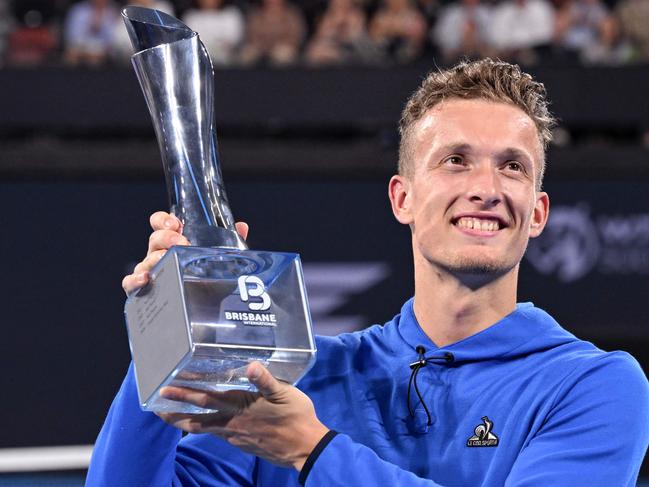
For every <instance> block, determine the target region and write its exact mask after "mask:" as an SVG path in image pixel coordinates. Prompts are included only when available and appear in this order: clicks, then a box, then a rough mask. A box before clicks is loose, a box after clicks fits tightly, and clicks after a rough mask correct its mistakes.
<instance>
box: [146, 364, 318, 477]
mask: <svg viewBox="0 0 649 487" xmlns="http://www.w3.org/2000/svg"><path fill="white" fill-rule="evenodd" d="M246 376H247V377H248V380H249V381H250V382H251V383H253V384H254V385H255V386H256V387H257V390H258V392H248V391H241V390H232V391H224V392H208V391H199V390H195V389H186V388H180V387H165V388H163V389H162V390H161V391H160V393H161V395H162V396H163V397H165V398H167V399H173V400H175V401H183V402H187V403H190V404H194V405H196V406H199V407H202V408H206V409H215V410H218V412H216V413H208V414H183V413H160V414H158V416H160V417H161V418H162V419H163V420H164V421H165V422H167V423H169V424H170V425H172V426H175V427H176V428H180V429H182V430H184V431H187V432H188V433H211V434H214V435H216V436H219V437H221V438H224V439H225V440H226V441H228V442H229V443H230V444H232V445H234V446H236V447H238V448H240V449H242V450H243V451H246V452H248V453H252V454H253V455H257V456H259V457H262V458H265V459H266V460H268V461H270V462H272V463H275V464H277V465H281V466H284V467H294V468H295V469H297V470H298V471H300V470H301V469H302V467H303V465H304V462H305V461H306V459H307V458H308V456H309V454H310V453H311V452H312V451H313V449H314V448H315V447H316V445H317V444H318V442H319V441H320V440H321V439H322V437H324V435H325V434H326V433H327V431H329V429H328V428H327V427H326V426H325V425H323V424H322V423H321V422H320V421H319V420H318V418H317V416H316V413H315V408H314V407H313V403H312V402H311V399H309V398H308V396H307V395H306V394H304V393H303V392H302V391H300V390H298V389H297V388H295V387H293V386H291V385H289V384H287V383H284V382H280V381H278V380H277V379H275V378H274V377H273V376H272V375H271V373H270V372H269V371H268V370H267V369H266V368H265V367H264V366H262V365H261V364H260V363H259V362H253V363H251V364H250V365H249V366H248V369H247V370H246Z"/></svg>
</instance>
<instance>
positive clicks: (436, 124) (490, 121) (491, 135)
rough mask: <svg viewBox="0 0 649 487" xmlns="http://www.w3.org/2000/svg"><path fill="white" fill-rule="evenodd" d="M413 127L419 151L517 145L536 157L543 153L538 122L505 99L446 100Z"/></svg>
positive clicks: (500, 147) (493, 148)
mask: <svg viewBox="0 0 649 487" xmlns="http://www.w3.org/2000/svg"><path fill="white" fill-rule="evenodd" d="M413 129H414V130H413V133H412V135H413V139H414V142H415V144H416V145H417V147H416V148H415V151H416V152H420V151H424V152H429V151H430V150H431V149H433V148H435V149H441V148H443V147H446V146H449V145H452V144H456V145H458V144H466V145H467V146H470V147H471V148H474V149H478V148H489V149H491V150H493V151H504V150H506V149H511V148H514V149H518V150H521V151H524V152H527V153H529V154H530V155H531V156H533V157H534V158H535V159H536V158H540V157H541V154H542V148H541V142H540V138H539V132H538V130H537V128H536V125H535V124H534V121H533V120H532V119H531V118H530V117H529V116H528V115H527V114H526V113H525V112H523V110H521V109H520V108H518V107H516V106H514V105H511V104H508V103H504V102H498V101H489V100H481V99H476V100H461V99H451V100H446V101H443V102H442V103H439V104H437V105H435V106H434V107H432V108H430V109H429V110H428V111H427V112H426V113H425V114H424V115H423V116H422V117H421V118H420V119H419V120H418V121H417V123H416V124H415V125H414V127H413ZM420 155H421V154H420ZM539 160H540V159H539Z"/></svg>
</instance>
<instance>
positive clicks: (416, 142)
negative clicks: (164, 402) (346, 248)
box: [88, 60, 649, 487]
mask: <svg viewBox="0 0 649 487" xmlns="http://www.w3.org/2000/svg"><path fill="white" fill-rule="evenodd" d="M552 123H553V120H552V117H551V115H550V114H549V112H548V109H547V102H546V100H545V91H544V88H543V86H542V85H541V84H539V83H537V82H535V81H534V80H533V79H532V78H531V77H530V76H529V75H527V74H525V73H521V71H520V70H519V68H518V67H517V66H513V65H510V64H507V63H502V62H494V61H491V60H483V61H478V62H471V63H462V64H460V65H458V66H456V67H454V68H451V69H449V70H445V71H439V72H434V73H432V74H430V75H429V76H428V78H426V80H425V81H424V82H423V84H422V86H421V87H420V88H419V89H418V91H417V92H415V94H414V95H413V96H412V97H411V99H410V100H409V102H408V104H407V106H406V108H405V110H404V113H403V117H402V120H401V136H402V138H401V148H400V160H399V174H397V175H395V176H393V177H392V179H391V180H390V183H389V191H388V193H389V197H390V201H391V204H392V210H393V212H394V215H395V217H396V218H397V220H398V221H399V222H401V223H403V224H404V225H408V226H409V227H410V230H411V234H412V251H413V256H414V268H415V296H414V298H413V299H411V300H409V301H407V302H406V303H405V304H404V305H403V307H402V309H401V312H400V314H398V315H397V316H395V318H393V319H392V320H391V321H389V322H388V323H386V324H385V325H384V326H373V327H370V328H368V329H366V330H364V331H362V332H357V333H353V334H345V335H341V336H339V337H336V338H319V341H318V359H317V362H316V364H315V366H314V367H313V369H312V370H311V371H310V372H309V373H308V374H307V375H306V376H305V377H304V378H303V379H302V380H301V381H300V383H299V384H298V388H295V387H292V386H290V385H288V384H285V383H280V382H278V381H277V380H275V379H274V378H273V377H272V376H271V375H270V374H269V373H268V371H267V370H266V369H264V368H263V367H262V366H261V365H260V364H258V363H254V364H251V365H250V367H249V368H248V371H247V375H248V377H249V379H250V380H251V381H252V382H253V383H255V384H256V385H257V387H258V389H259V393H255V394H252V393H246V392H233V391H230V392H226V393H206V392H202V391H192V390H188V389H179V388H167V389H166V390H165V392H164V395H165V396H166V397H169V398H172V399H177V400H183V401H187V402H191V403H194V404H197V405H200V406H203V407H205V406H207V407H211V408H214V409H218V410H219V412H218V413H215V414H205V415H187V414H161V415H160V417H158V416H156V415H154V414H152V413H145V412H142V411H141V410H140V409H139V406H138V400H137V392H136V387H135V380H134V375H133V370H132V367H131V369H130V370H129V372H128V375H127V377H126V379H125V382H124V384H123V386H122V388H121V389H120V392H119V393H118V395H117V397H116V399H115V401H114V403H113V405H112V407H111V410H110V412H109V415H108V418H107V420H106V423H105V425H104V428H103V429H102V432H101V433H100V435H99V438H98V440H97V445H96V448H95V452H94V454H93V459H92V462H91V466H90V470H89V473H88V485H107V486H115V485H128V486H140V485H161V486H162V485H165V486H168V485H201V486H221V485H260V486H261V485H263V486H286V485H297V484H302V485H307V486H327V487H329V486H335V485H340V486H400V485H404V486H406V485H407V486H430V487H433V486H469V485H471V486H490V487H491V486H502V485H507V486H544V487H545V486H570V487H574V486H582V485H583V486H586V485H587V486H606V487H610V486H634V485H635V481H636V479H637V476H638V471H639V467H640V463H641V462H642V458H643V456H644V453H645V450H646V447H647V442H648V441H649V387H648V384H647V380H646V378H645V376H644V373H643V372H642V370H641V368H640V367H639V365H638V364H637V362H636V361H635V360H634V359H633V358H632V357H631V356H630V355H628V354H626V353H624V352H612V353H607V352H603V351H601V350H599V349H597V348H596V347H595V346H594V345H592V344H590V343H587V342H584V341H581V340H579V339H577V338H576V337H574V336H573V335H571V334H570V333H568V332H567V331H565V330H564V329H563V328H561V327H560V326H559V325H558V324H557V323H556V322H555V321H554V320H553V319H552V318H551V317H550V316H549V315H548V314H546V313H545V312H544V311H542V310H540V309H538V308H536V307H534V306H533V305H532V304H531V303H522V304H516V291H517V281H518V269H519V263H520V260H521V258H522V256H523V254H524V252H525V248H526V246H527V243H528V240H529V239H530V238H533V237H536V236H538V235H539V234H540V233H541V232H542V231H543V227H544V225H545V223H546V221H547V218H548V212H549V198H548V195H547V194H546V193H544V192H543V191H541V184H542V178H543V172H544V164H545V163H544V157H545V148H546V146H547V144H548V142H549V140H550V134H551V126H552ZM151 224H152V227H153V229H154V232H153V234H152V236H151V240H150V243H149V254H148V256H147V257H146V258H145V259H144V260H143V262H142V263H140V264H139V265H138V266H137V267H136V269H135V272H134V274H132V275H130V276H127V277H126V278H125V279H124V282H123V285H124V289H125V290H126V291H127V292H132V291H133V290H134V289H137V288H138V287H140V286H142V285H144V284H145V283H146V282H147V281H148V271H149V270H150V269H151V268H152V266H153V265H155V263H156V262H157V261H158V260H159V259H160V256H161V255H162V254H164V252H165V251H166V249H168V248H169V247H170V246H171V245H173V244H187V243H188V242H187V240H186V239H185V238H184V237H183V236H182V235H181V233H182V225H181V224H180V222H179V221H178V220H177V219H176V218H175V217H173V216H171V215H168V214H166V213H162V212H159V213H156V214H154V215H153V216H152V218H151ZM238 229H239V231H240V233H241V234H242V236H244V238H245V235H246V234H247V227H246V226H245V225H241V224H240V225H239V226H238ZM180 430H185V431H186V432H189V433H190V434H188V435H186V436H185V437H182V435H181V431H180ZM199 433H208V434H199Z"/></svg>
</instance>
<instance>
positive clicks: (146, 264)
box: [133, 250, 167, 275]
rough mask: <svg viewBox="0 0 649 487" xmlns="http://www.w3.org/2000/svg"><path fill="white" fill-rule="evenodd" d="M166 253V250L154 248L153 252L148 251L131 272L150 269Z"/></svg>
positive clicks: (138, 272) (137, 272)
mask: <svg viewBox="0 0 649 487" xmlns="http://www.w3.org/2000/svg"><path fill="white" fill-rule="evenodd" d="M166 253H167V251H166V250H154V251H153V252H150V253H149V255H147V256H146V257H145V258H144V260H143V261H142V262H140V263H139V264H138V265H136V266H135V269H133V274H135V275H137V274H140V273H141V272H148V271H150V270H151V269H153V268H154V267H155V265H156V264H157V263H158V262H159V261H160V259H162V257H163V256H164V255H165V254H166Z"/></svg>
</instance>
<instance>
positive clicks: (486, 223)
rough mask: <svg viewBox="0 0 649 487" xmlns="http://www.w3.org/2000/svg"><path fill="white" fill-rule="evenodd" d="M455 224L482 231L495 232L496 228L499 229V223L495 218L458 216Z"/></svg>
mask: <svg viewBox="0 0 649 487" xmlns="http://www.w3.org/2000/svg"><path fill="white" fill-rule="evenodd" d="M456 225H457V226H458V227H462V228H472V229H474V230H482V231H483V232H495V231H496V230H500V224H499V223H498V221H497V220H487V219H482V218H473V217H468V216H463V217H462V218H460V219H459V220H458V221H457V223H456Z"/></svg>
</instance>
